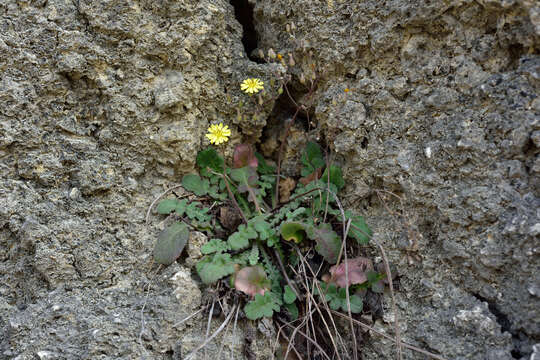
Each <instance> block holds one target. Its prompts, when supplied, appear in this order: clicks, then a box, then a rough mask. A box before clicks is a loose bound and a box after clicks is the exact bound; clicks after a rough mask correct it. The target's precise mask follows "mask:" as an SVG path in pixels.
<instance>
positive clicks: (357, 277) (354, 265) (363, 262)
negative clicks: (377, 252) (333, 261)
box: [329, 257, 373, 288]
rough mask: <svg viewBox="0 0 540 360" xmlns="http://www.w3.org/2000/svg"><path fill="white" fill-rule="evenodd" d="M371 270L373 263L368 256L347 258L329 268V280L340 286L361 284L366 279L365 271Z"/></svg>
mask: <svg viewBox="0 0 540 360" xmlns="http://www.w3.org/2000/svg"><path fill="white" fill-rule="evenodd" d="M346 268H347V271H346ZM372 270H373V263H372V262H371V260H370V259H368V258H365V257H357V258H353V259H348V260H347V262H343V263H341V264H339V265H334V266H332V267H331V268H330V275H331V276H330V280H329V282H330V283H335V284H336V285H337V286H338V287H341V288H344V287H347V286H349V285H354V284H362V283H364V282H366V281H368V276H367V273H368V272H369V271H372ZM347 274H348V275H347ZM347 280H348V282H347Z"/></svg>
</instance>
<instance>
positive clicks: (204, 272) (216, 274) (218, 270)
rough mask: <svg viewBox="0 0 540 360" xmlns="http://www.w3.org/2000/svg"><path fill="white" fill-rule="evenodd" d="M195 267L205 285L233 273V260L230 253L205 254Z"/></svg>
mask: <svg viewBox="0 0 540 360" xmlns="http://www.w3.org/2000/svg"><path fill="white" fill-rule="evenodd" d="M195 267H196V269H197V274H199V277H200V278H201V280H202V282H203V283H205V284H207V285H208V284H213V283H215V282H216V281H218V280H219V279H221V278H223V277H225V276H227V275H230V274H232V273H234V262H233V261H232V259H231V255H230V254H219V253H218V254H214V255H207V256H205V257H203V258H202V259H201V260H200V261H199V262H198V263H197V265H196V266H195Z"/></svg>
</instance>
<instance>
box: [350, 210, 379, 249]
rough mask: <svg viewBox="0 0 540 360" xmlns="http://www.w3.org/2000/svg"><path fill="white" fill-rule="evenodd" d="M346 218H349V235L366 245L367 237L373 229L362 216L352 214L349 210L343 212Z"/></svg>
mask: <svg viewBox="0 0 540 360" xmlns="http://www.w3.org/2000/svg"><path fill="white" fill-rule="evenodd" d="M345 216H346V217H347V219H351V227H350V229H349V236H351V237H352V238H354V239H355V240H356V242H357V243H359V244H361V245H366V244H367V243H369V238H370V237H371V235H373V231H371V229H370V228H369V226H368V225H367V224H366V221H365V220H364V217H362V216H353V215H352V213H351V212H350V211H346V212H345Z"/></svg>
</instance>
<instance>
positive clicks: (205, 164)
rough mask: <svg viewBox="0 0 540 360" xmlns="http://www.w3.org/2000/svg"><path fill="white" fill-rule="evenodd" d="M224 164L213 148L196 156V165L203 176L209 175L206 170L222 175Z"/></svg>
mask: <svg viewBox="0 0 540 360" xmlns="http://www.w3.org/2000/svg"><path fill="white" fill-rule="evenodd" d="M224 164H225V161H224V160H223V158H222V157H221V156H219V154H218V153H217V151H216V149H214V148H213V147H209V148H208V149H206V150H202V151H199V153H198V154H197V165H198V166H199V168H200V169H201V174H203V175H205V176H207V175H210V173H209V172H208V171H207V168H210V169H212V170H213V171H214V172H217V173H219V174H221V173H223V167H224Z"/></svg>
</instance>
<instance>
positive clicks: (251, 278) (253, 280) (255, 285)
mask: <svg viewBox="0 0 540 360" xmlns="http://www.w3.org/2000/svg"><path fill="white" fill-rule="evenodd" d="M270 286H271V284H270V280H268V278H267V277H266V273H265V272H264V269H263V268H262V266H248V267H245V268H243V269H241V270H240V271H238V272H237V273H236V275H235V278H234V288H235V289H236V290H238V291H242V292H243V293H245V294H247V295H249V296H255V295H256V294H260V295H264V293H265V292H266V291H268V290H269V289H270Z"/></svg>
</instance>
